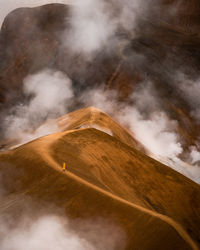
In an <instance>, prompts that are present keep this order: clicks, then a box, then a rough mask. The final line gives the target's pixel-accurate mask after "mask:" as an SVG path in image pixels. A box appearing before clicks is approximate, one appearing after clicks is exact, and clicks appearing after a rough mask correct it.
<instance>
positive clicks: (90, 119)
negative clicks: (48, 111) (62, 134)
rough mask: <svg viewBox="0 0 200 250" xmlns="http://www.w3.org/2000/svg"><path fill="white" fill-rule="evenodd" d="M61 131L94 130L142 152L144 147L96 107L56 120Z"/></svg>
mask: <svg viewBox="0 0 200 250" xmlns="http://www.w3.org/2000/svg"><path fill="white" fill-rule="evenodd" d="M57 124H58V126H59V129H60V130H61V131H67V130H72V129H80V128H90V127H91V128H96V129H98V130H102V131H103V132H105V133H107V134H109V135H112V136H114V137H116V138H117V139H119V140H120V141H122V142H124V143H126V144H128V145H130V146H133V147H135V148H137V149H140V150H144V147H143V146H142V145H141V144H140V143H139V142H138V141H137V140H136V139H135V138H134V135H133V134H132V133H131V132H130V131H128V130H127V129H126V128H124V127H122V126H120V125H119V123H117V122H116V121H114V120H113V119H112V118H111V117H110V116H108V115H107V114H106V113H104V112H103V111H102V110H100V109H98V108H96V107H88V108H83V109H79V110H77V111H74V112H71V113H69V114H67V115H64V116H61V117H60V118H58V119H57Z"/></svg>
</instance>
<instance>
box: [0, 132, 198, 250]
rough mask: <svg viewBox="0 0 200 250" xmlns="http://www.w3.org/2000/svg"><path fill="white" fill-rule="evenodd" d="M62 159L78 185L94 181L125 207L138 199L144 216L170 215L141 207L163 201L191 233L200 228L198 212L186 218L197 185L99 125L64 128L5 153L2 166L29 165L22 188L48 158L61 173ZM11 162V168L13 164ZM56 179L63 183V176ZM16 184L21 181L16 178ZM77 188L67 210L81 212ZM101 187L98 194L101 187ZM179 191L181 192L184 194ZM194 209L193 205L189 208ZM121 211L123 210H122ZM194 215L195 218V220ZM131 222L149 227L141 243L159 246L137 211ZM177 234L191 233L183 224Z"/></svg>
mask: <svg viewBox="0 0 200 250" xmlns="http://www.w3.org/2000/svg"><path fill="white" fill-rule="evenodd" d="M48 151H49V152H48ZM38 161H42V162H41V163H40V164H39V165H40V166H39V165H38V163H37V162H38ZM63 161H65V162H67V167H68V169H69V173H67V176H68V177H71V178H72V179H73V180H76V181H78V185H80V183H82V184H86V182H87V183H89V184H87V187H90V188H91V189H92V192H94V190H95V192H97V191H99V190H101V192H100V193H101V195H103V194H104V195H105V194H106V197H107V196H109V197H110V198H112V197H113V196H114V197H115V200H117V201H118V202H122V203H123V204H121V203H120V204H121V205H120V206H122V207H124V206H125V204H127V205H128V204H129V205H130V204H131V207H134V208H137V209H139V207H138V205H140V209H139V210H140V212H141V211H143V212H144V213H145V220H146V213H147V214H148V215H150V214H151V215H153V214H154V216H155V217H156V218H160V219H161V220H163V219H164V218H166V217H165V216H161V217H160V215H158V214H155V212H153V213H152V212H147V210H146V209H143V208H141V205H142V206H143V207H147V208H151V209H152V210H157V208H159V207H158V206H161V204H159V202H161V203H162V205H163V207H164V208H163V209H164V210H165V211H166V214H167V215H168V214H170V215H171V217H172V218H173V217H175V220H177V221H180V222H181V224H182V226H184V227H185V229H186V230H188V228H187V226H188V225H187V223H188V222H190V221H191V225H190V226H191V228H190V230H191V231H190V234H191V235H192V237H194V238H195V237H196V234H195V233H197V234H198V230H199V228H198V225H199V224H198V216H197V215H196V214H195V213H194V214H193V215H192V216H193V217H190V218H189V219H188V218H187V216H190V213H189V211H188V209H192V205H191V204H188V203H187V202H188V198H189V197H188V194H190V192H191V190H192V192H193V194H195V193H196V195H198V194H199V190H198V188H197V186H196V185H195V184H194V183H192V182H191V181H189V180H188V179H187V178H184V177H183V176H181V175H180V174H178V173H176V172H175V171H173V170H171V169H168V168H167V167H166V166H163V165H161V164H159V163H157V162H156V161H154V160H151V159H150V158H148V157H145V156H144V155H143V154H142V153H139V152H138V151H136V150H134V149H133V148H130V147H128V146H127V145H126V144H123V143H121V142H120V141H119V140H117V139H115V138H113V137H111V136H109V135H107V134H105V133H103V132H101V131H98V130H96V129H83V130H74V131H73V132H63V133H59V134H55V135H51V136H47V137H44V138H41V139H38V140H36V141H34V142H32V143H29V144H27V145H24V146H23V147H20V148H18V149H16V150H14V151H11V152H9V153H7V154H2V155H1V165H2V168H3V166H6V165H7V166H9V165H8V164H13V165H14V166H17V169H18V168H21V169H23V171H25V174H24V177H23V178H22V179H21V178H20V179H21V182H22V183H23V187H21V188H19V190H17V192H22V191H24V189H25V188H26V190H29V189H30V188H31V186H32V185H35V181H36V182H39V183H40V178H42V177H44V175H43V174H42V173H41V171H44V169H43V165H46V164H47V165H49V166H51V167H53V168H56V170H57V171H59V175H60V174H61V171H60V166H61V165H62V162H63ZM56 162H57V163H56ZM11 168H13V166H12V165H11ZM40 168H41V169H40ZM45 170H46V171H47V172H48V171H49V170H48V168H45ZM29 171H30V172H29ZM51 171H52V170H51ZM31 176H32V177H31ZM39 176H41V177H39ZM77 176H79V177H77ZM38 177H39V178H38ZM37 179H38V180H37ZM47 179H48V178H47ZM46 181H49V183H54V181H55V180H54V181H52V180H50V179H49V180H46ZM55 182H56V183H58V185H59V182H57V181H55ZM182 182H183V183H182ZM141 183H142V186H141ZM18 185H20V184H19V183H18ZM75 186H76V185H75ZM94 186H95V187H94ZM13 187H15V185H12V188H13ZM66 188H67V189H70V187H69V186H67V187H66ZM73 188H74V189H73ZM73 188H72V189H70V190H68V192H67V193H66V194H65V195H66V196H68V195H69V196H71V198H72V199H73V202H72V203H71V202H70V204H72V205H73V209H72V208H70V207H68V208H67V210H69V211H71V209H72V210H75V211H77V209H78V211H79V212H78V213H81V211H80V210H81V209H79V208H77V207H76V205H74V204H76V202H75V201H74V199H75V197H77V195H78V196H79V193H80V190H77V188H76V187H74V186H73ZM48 189H50V191H48V192H55V191H56V190H54V187H49V188H48ZM63 189H64V190H65V187H64V186H63V185H62V192H63ZM93 189H94V190H93ZM103 190H104V191H103ZM15 192H16V190H15ZM27 192H29V191H27ZM37 192H38V193H37ZM37 192H36V193H35V191H34V192H33V193H34V196H36V197H37V196H39V197H41V198H42V199H44V197H43V195H42V194H41V193H43V192H44V190H43V188H42V186H40V184H39V185H38V188H37ZM69 192H70V194H69ZM71 192H72V193H71ZM82 192H83V193H84V190H82V191H81V194H82ZM168 192H169V193H170V194H171V197H168ZM87 193H88V191H87V192H86V194H85V195H86V196H87ZM97 193H98V194H99V192H97ZM144 195H146V196H144ZM48 196H49V198H48V199H53V197H54V199H55V200H54V202H56V203H59V202H60V198H59V195H58V197H55V194H52V193H51V194H49V195H48ZM73 196H74V197H73ZM180 196H182V197H181V199H180ZM148 197H150V198H148ZM96 198H97V197H94V196H91V197H89V196H87V201H88V199H89V200H90V199H91V200H90V201H88V202H89V204H91V202H92V203H93V202H94V203H95V202H97V200H96ZM107 198H108V197H107ZM45 199H46V198H45ZM173 199H174V200H173ZM197 199H198V198H197ZM122 200H123V201H122ZM172 200H173V203H172ZM197 202H198V201H197ZM148 203H149V204H148ZM134 204H138V205H134ZM193 204H194V202H193ZM65 205H66V204H65ZM102 205H103V206H104V205H105V204H101V206H102ZM93 206H94V204H93V205H92V207H91V209H94V207H93ZM98 206H99V202H98ZM101 206H100V207H101ZM108 206H109V205H108ZM156 206H157V207H156ZM182 206H184V207H182ZM13 209H14V208H13ZM105 209H106V210H105ZM107 209H108V208H107V207H106V206H105V208H104V209H103V213H107V212H108V211H107ZM113 209H114V211H113ZM159 209H160V208H159ZM159 209H158V210H159ZM197 209H198V208H197ZM115 210H116V208H114V207H113V206H111V207H110V209H109V215H110V216H111V217H112V213H113V214H115V213H117V214H118V212H119V211H117V212H116V211H115ZM191 212H194V211H192V210H191ZM88 213H91V214H93V212H92V211H89V212H88ZM96 213H97V211H96ZM110 213H111V214H110ZM120 213H121V212H119V214H120ZM119 214H118V215H116V214H115V215H114V217H117V218H118V219H119V218H122V217H124V214H123V215H122V214H121V215H120V216H119ZM126 216H127V215H126ZM126 216H125V217H126ZM136 217H137V216H136ZM141 217H142V218H143V215H142V216H141V215H139V218H140V219H139V221H140V222H141V223H143V222H142V220H141ZM133 218H134V219H133ZM137 218H138V217H137ZM129 220H130V218H129ZM147 220H149V219H147ZM194 220H196V221H195V222H194ZM119 221H120V222H121V219H119ZM136 221H137V219H136ZM150 221H151V219H150ZM164 221H166V222H167V223H169V224H170V225H171V226H173V225H172V224H173V223H171V222H169V220H165V219H164ZM170 221H171V220H170ZM185 221H186V222H187V223H186V222H185ZM184 222H185V223H184ZM124 223H125V224H123V223H122V224H123V225H124V226H125V225H126V227H128V228H129V229H130V228H131V232H132V234H133V235H137V234H138V233H139V232H137V233H136V232H135V231H134V230H133V228H132V226H131V225H130V222H128V220H126V219H125V221H124ZM131 223H133V224H132V225H135V229H137V230H136V231H138V228H143V227H145V229H142V231H143V232H144V231H145V234H144V233H142V234H143V236H142V237H141V235H139V236H137V240H139V239H141V240H142V241H144V242H143V243H142V242H140V241H139V245H140V244H144V245H141V246H143V247H142V248H141V249H155V248H151V246H152V244H153V245H154V244H158V245H159V244H160V242H159V240H158V239H155V238H154V239H153V241H154V240H155V241H157V242H153V243H150V242H149V240H150V239H149V238H148V237H149V231H148V230H149V229H146V226H147V225H148V223H147V224H146V222H145V223H144V225H143V224H140V223H139V224H137V223H138V221H137V222H135V215H134V216H133V217H132V220H131ZM135 223H136V224H135ZM175 225H177V224H175ZM151 226H152V225H151ZM179 227H180V226H179ZM153 228H154V230H156V234H157V233H158V232H157V230H158V231H159V229H158V228H157V226H155V227H154V226H153ZM161 228H162V227H161ZM175 228H176V230H178V229H177V227H176V226H175ZM126 230H127V228H126ZM146 230H147V234H146ZM178 231H179V230H178ZM151 232H152V230H151ZM161 232H162V229H160V232H159V235H160V233H161ZM183 232H184V233H183ZM127 233H128V235H129V237H130V231H129V230H127ZM135 233H136V234H135ZM140 233H141V231H140ZM165 233H166V231H165ZM179 234H181V235H182V236H183V234H184V235H186V238H187V239H188V240H187V239H186V241H187V242H191V240H190V238H188V235H187V233H185V231H184V230H183V229H181V231H180V232H179ZM145 235H146V236H147V235H148V236H147V238H148V240H147V239H144V237H146V236H145ZM169 235H170V233H169ZM154 237H155V236H154ZM165 237H166V236H165ZM170 237H171V236H170ZM184 237H185V236H184ZM130 238H131V237H130ZM161 238H162V237H161ZM161 238H160V239H161ZM135 240H136V239H135V238H131V239H130V242H131V243H130V244H133V243H134V244H135ZM196 240H197V238H196ZM136 242H137V241H136ZM145 244H146V245H145ZM169 244H170V247H172V246H173V247H175V249H181V248H180V247H179V246H178V245H177V244H176V243H175V242H174V241H173V243H172V242H171V243H169ZM154 247H155V245H154ZM165 247H166V249H170V248H169V246H168V245H166V246H163V247H162V249H164V248H165ZM181 247H182V246H181ZM159 248H160V247H159ZM130 249H131V248H130ZM183 249H184V248H183Z"/></svg>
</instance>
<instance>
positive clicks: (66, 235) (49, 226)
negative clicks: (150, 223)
mask: <svg viewBox="0 0 200 250" xmlns="http://www.w3.org/2000/svg"><path fill="white" fill-rule="evenodd" d="M74 227H75V229H74ZM0 235H1V237H0V248H1V250H25V249H26V250H27V249H28V250H36V249H41V250H66V249H68V250H105V249H109V250H116V249H120V250H123V249H124V248H125V234H124V232H123V231H122V230H121V228H119V227H118V226H116V225H114V224H112V223H110V222H108V221H107V220H105V219H101V220H100V219H98V220H93V221H90V220H88V221H86V220H79V221H78V222H76V221H74V222H73V221H69V220H67V219H66V218H64V217H60V216H56V215H49V216H43V217H40V218H39V219H37V220H36V221H34V222H33V221H32V220H31V221H30V219H27V218H24V219H23V221H21V222H20V223H18V224H17V225H15V227H14V228H12V229H11V228H9V225H8V223H6V222H5V221H1V225H0Z"/></svg>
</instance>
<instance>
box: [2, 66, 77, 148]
mask: <svg viewBox="0 0 200 250" xmlns="http://www.w3.org/2000/svg"><path fill="white" fill-rule="evenodd" d="M23 91H24V94H25V96H26V97H27V96H29V97H30V100H29V101H27V103H25V104H21V105H18V106H16V107H15V108H14V110H13V114H12V115H9V116H8V117H6V119H5V128H6V131H5V133H6V136H7V137H10V138H12V137H14V138H16V137H17V138H18V139H20V143H21V144H22V143H25V142H27V141H30V140H33V139H35V138H37V137H39V136H44V135H47V134H50V133H53V132H56V131H58V127H57V125H56V124H55V123H54V122H53V120H49V121H48V119H51V118H54V117H58V116H59V115H61V114H63V113H65V112H67V111H68V106H69V105H70V104H71V101H72V98H73V90H72V82H71V80H70V79H69V78H68V77H67V76H66V75H65V74H64V73H62V72H56V71H53V70H49V69H46V70H43V71H41V72H38V73H36V74H34V75H30V76H28V77H27V78H25V79H24V86H23ZM44 120H46V121H47V122H46V123H45V124H43V125H41V126H40V127H39V128H38V125H40V124H41V123H42V122H43V121H44ZM34 128H37V129H36V130H35V129H34Z"/></svg>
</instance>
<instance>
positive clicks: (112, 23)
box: [63, 0, 149, 60]
mask: <svg viewBox="0 0 200 250" xmlns="http://www.w3.org/2000/svg"><path fill="white" fill-rule="evenodd" d="M142 3H144V2H143V1H138V0H134V1H132V0H125V1H123V2H122V1H120V0H117V1H112V0H111V1H105V0H85V1H83V0H77V1H76V4H74V5H72V6H71V16H70V24H71V28H70V30H69V29H68V28H67V30H66V31H65V32H64V35H63V45H64V47H68V48H70V50H71V51H73V52H75V53H78V54H79V53H80V54H82V55H83V56H84V57H85V58H86V59H90V60H92V58H93V57H92V56H93V55H95V53H97V52H99V51H101V50H102V49H103V48H106V49H107V50H113V49H114V48H118V49H120V47H122V44H123V43H124V42H125V40H126V39H125V37H123V38H122V37H121V38H120V36H118V35H117V34H118V33H120V32H121V33H123V32H126V33H127V32H129V35H130V32H131V36H132V37H134V35H135V30H136V27H137V25H136V24H137V19H138V17H139V16H140V15H143V16H145V10H146V8H147V6H148V4H149V3H148V1H145V5H144V4H142ZM67 22H69V18H67Z"/></svg>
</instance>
